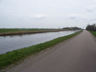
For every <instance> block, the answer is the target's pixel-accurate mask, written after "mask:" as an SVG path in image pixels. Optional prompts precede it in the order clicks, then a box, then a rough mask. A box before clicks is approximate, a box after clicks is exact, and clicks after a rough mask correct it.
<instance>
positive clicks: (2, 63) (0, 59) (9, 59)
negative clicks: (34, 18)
mask: <svg viewBox="0 0 96 72" xmlns="http://www.w3.org/2000/svg"><path fill="white" fill-rule="evenodd" d="M80 32H81V31H80ZM80 32H76V33H74V34H71V35H68V36H64V37H59V38H56V39H54V40H51V41H48V42H45V43H41V44H38V45H34V46H30V47H27V48H22V49H18V50H14V51H11V52H8V53H6V54H2V55H0V68H4V67H6V66H8V65H10V64H13V63H15V62H17V61H19V60H21V59H24V58H25V57H27V56H29V55H32V54H35V53H37V52H40V51H41V50H44V49H46V48H49V47H51V46H54V45H56V44H57V43H60V42H62V41H64V40H67V39H70V38H72V37H73V36H76V35H77V34H79V33H80Z"/></svg>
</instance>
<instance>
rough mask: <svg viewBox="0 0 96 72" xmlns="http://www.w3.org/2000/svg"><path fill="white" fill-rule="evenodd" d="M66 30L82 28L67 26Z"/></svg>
mask: <svg viewBox="0 0 96 72" xmlns="http://www.w3.org/2000/svg"><path fill="white" fill-rule="evenodd" d="M63 29H64V30H81V28H79V27H65V28H63Z"/></svg>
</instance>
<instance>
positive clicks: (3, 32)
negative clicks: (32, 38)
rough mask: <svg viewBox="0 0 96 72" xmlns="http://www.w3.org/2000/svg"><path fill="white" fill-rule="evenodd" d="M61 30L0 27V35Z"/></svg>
mask: <svg viewBox="0 0 96 72" xmlns="http://www.w3.org/2000/svg"><path fill="white" fill-rule="evenodd" d="M57 31H63V29H31V28H30V29H26V28H21V29H0V36H8V35H23V34H33V33H43V32H57Z"/></svg>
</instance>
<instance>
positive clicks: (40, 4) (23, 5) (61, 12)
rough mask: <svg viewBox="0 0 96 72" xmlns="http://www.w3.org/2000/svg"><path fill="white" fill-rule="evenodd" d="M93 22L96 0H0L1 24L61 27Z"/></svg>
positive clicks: (94, 21) (95, 17) (19, 26)
mask: <svg viewBox="0 0 96 72" xmlns="http://www.w3.org/2000/svg"><path fill="white" fill-rule="evenodd" d="M93 23H96V0H0V28H63V27H74V26H77V27H81V28H85V27H86V26H87V25H88V24H93Z"/></svg>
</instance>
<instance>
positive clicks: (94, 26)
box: [86, 24, 96, 31]
mask: <svg viewBox="0 0 96 72" xmlns="http://www.w3.org/2000/svg"><path fill="white" fill-rule="evenodd" d="M86 30H89V31H96V24H93V25H88V26H87V27H86Z"/></svg>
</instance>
